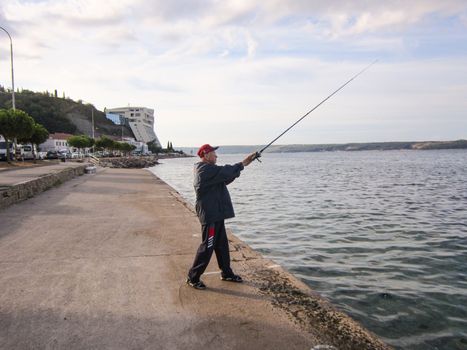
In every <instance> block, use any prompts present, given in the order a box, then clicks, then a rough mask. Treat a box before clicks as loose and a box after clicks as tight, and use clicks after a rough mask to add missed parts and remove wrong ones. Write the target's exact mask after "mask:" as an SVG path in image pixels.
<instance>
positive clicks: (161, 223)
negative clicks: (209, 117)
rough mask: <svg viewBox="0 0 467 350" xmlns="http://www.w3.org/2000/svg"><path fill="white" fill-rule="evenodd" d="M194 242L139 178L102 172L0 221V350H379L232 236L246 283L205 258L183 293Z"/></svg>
mask: <svg viewBox="0 0 467 350" xmlns="http://www.w3.org/2000/svg"><path fill="white" fill-rule="evenodd" d="M47 168H48V169H51V168H50V167H47ZM31 170H33V169H31ZM34 170H35V169H34ZM2 177H3V174H2ZM24 177H26V176H24ZM199 233H200V227H199V223H198V221H197V218H196V217H195V215H194V214H193V212H192V211H191V210H190V208H189V206H188V205H187V204H186V203H184V202H183V201H182V200H181V199H180V198H179V197H178V195H177V194H176V193H175V192H174V190H173V189H172V188H170V187H169V186H168V185H166V184H165V183H163V182H162V181H161V180H159V179H157V178H156V177H154V176H153V175H152V174H151V173H149V172H148V171H146V170H134V169H131V170H126V169H104V170H102V171H100V172H99V173H98V174H93V175H83V176H80V177H77V178H75V179H72V180H70V181H68V182H66V183H65V184H63V185H61V186H59V187H56V188H53V189H50V190H48V191H46V192H44V193H42V194H39V195H37V196H36V197H34V198H32V199H28V200H27V201H24V202H21V203H19V204H15V205H12V206H10V207H8V208H6V209H4V210H2V211H0V286H1V287H0V349H216V350H217V349H254V350H259V349H288V350H291V349H312V348H313V347H315V346H316V345H319V344H334V346H336V349H386V346H385V345H384V344H382V343H380V342H379V340H377V339H376V338H375V337H373V336H371V335H370V334H369V333H368V332H366V331H365V330H363V329H361V328H360V327H359V326H358V325H357V324H356V323H354V322H353V321H351V320H350V319H348V318H347V317H346V316H345V315H343V314H340V313H337V312H335V311H334V309H332V307H331V306H329V305H328V304H326V302H325V301H322V300H320V299H319V297H318V296H312V293H311V291H309V290H308V289H307V287H305V286H304V285H301V284H300V282H298V281H296V280H295V279H294V278H293V277H291V276H290V275H288V274H287V273H286V272H284V271H283V270H282V269H281V268H280V267H278V266H277V265H274V263H273V262H271V261H269V260H267V259H263V258H262V257H261V256H259V255H258V254H256V253H255V252H254V251H252V250H251V249H249V248H248V247H247V246H246V245H245V244H244V243H242V242H241V241H239V240H238V239H236V238H235V237H233V238H232V239H233V241H232V242H231V245H232V246H231V248H232V259H233V268H234V270H235V271H236V272H237V273H239V274H241V275H243V276H244V277H245V279H246V282H245V283H243V284H234V283H229V282H222V281H220V279H219V273H218V271H217V266H216V263H215V257H213V260H212V262H211V264H210V267H209V269H208V273H207V274H206V275H205V276H204V278H203V280H204V281H205V283H206V284H207V285H208V289H207V290H205V291H197V290H194V289H192V288H190V287H188V286H187V285H186V284H185V283H184V279H185V276H186V273H187V269H188V268H189V266H190V264H191V263H192V259H193V257H194V253H195V250H196V248H197V246H198V244H199V241H200V234H199ZM290 298H292V299H290ZM316 300H318V302H317V301H316ZM310 303H311V304H310ZM299 304H300V305H299ZM319 315H321V316H319ZM323 315H324V316H323ZM326 315H331V316H332V317H330V318H328V319H327V320H328V321H329V320H331V321H329V322H330V323H329V322H328V321H326V317H327V316H326ZM336 315H337V316H336ZM323 317H324V319H325V320H324V321H325V322H324V323H322V322H321V321H320V320H319V318H323ZM326 322H328V323H329V324H328V325H326ZM333 322H334V323H335V324H336V327H337V328H336V329H340V331H339V333H336V332H335V331H334V329H333V326H332V325H330V324H331V323H333ZM349 325H350V326H349ZM349 327H350V328H349ZM348 333H351V334H350V335H349V334H348ZM355 339H356V340H355ZM362 344H363V345H362ZM328 349H331V348H328Z"/></svg>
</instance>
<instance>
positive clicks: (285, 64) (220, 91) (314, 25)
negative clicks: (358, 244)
mask: <svg viewBox="0 0 467 350" xmlns="http://www.w3.org/2000/svg"><path fill="white" fill-rule="evenodd" d="M466 8H467V4H466V3H465V1H455V0H451V1H443V2H439V1H434V0H424V1H422V0H413V1H407V2H402V1H386V2H381V1H372V2H368V1H364V0H361V1H352V2H349V1H343V0H342V1H340V0H336V1H332V2H323V1H309V0H302V1H299V0H295V1H292V0H289V1H279V0H271V1H266V2H264V1H258V0H256V1H246V0H242V1H233V0H226V1H214V0H212V1H205V0H196V1H179V0H174V1H170V2H169V1H148V0H134V1H131V0H124V1H121V0H118V1H117V0H110V1H105V2H97V1H90V0H62V1H52V0H48V1H43V2H30V1H19V0H4V1H2V4H0V19H5V23H6V24H8V25H9V26H11V27H12V30H13V31H14V33H15V35H14V45H15V54H16V55H15V58H16V62H15V67H16V74H17V84H16V85H17V86H19V87H24V88H28V89H33V90H38V91H44V90H46V89H48V90H49V91H50V90H53V89H58V90H59V91H63V90H64V91H65V92H66V93H67V95H69V96H71V97H72V98H75V99H83V100H85V101H87V102H92V103H94V104H96V105H97V106H98V107H100V108H103V107H112V106H121V105H127V104H128V103H131V104H135V105H147V106H148V107H153V108H155V109H156V118H157V119H156V120H157V127H158V133H159V136H160V137H161V138H162V139H165V138H170V139H171V141H173V142H174V143H176V144H178V145H191V144H197V143H198V142H197V140H199V139H200V138H201V137H203V135H204V134H205V133H206V131H207V130H210V132H211V134H212V135H213V139H212V142H213V143H218V144H225V143H255V142H264V141H265V140H267V139H268V138H269V137H270V135H273V134H276V133H277V132H278V131H281V130H282V129H283V128H284V127H286V126H287V125H289V124H290V123H291V122H293V121H294V120H296V119H297V118H298V117H299V116H301V115H303V113H304V112H306V111H307V109H308V108H310V107H312V106H313V105H314V104H316V103H317V102H319V101H320V100H321V99H322V98H324V97H325V96H326V95H327V94H328V93H330V92H331V91H333V89H335V88H336V87H337V86H339V85H340V84H341V83H342V82H343V81H344V80H345V79H347V78H349V77H350V76H351V75H352V74H354V73H356V72H357V71H359V70H360V69H361V68H362V67H363V66H364V65H365V63H366V62H367V61H369V60H370V59H369V58H367V57H368V56H372V57H371V59H372V58H373V56H378V57H380V56H383V57H382V58H383V60H382V62H381V63H379V64H378V65H376V66H375V67H373V68H372V69H371V70H370V71H369V72H368V73H365V74H364V75H363V76H362V77H359V78H358V79H357V80H356V81H355V82H353V83H352V85H351V86H349V87H348V88H346V89H345V90H344V91H343V92H342V93H340V94H339V95H338V96H336V97H335V98H333V99H332V100H331V101H329V103H327V104H326V105H325V106H323V108H320V109H319V111H317V112H318V113H316V114H314V115H313V118H310V120H309V121H307V122H304V123H303V125H301V126H300V127H299V128H298V129H297V130H296V131H294V132H293V133H291V134H290V135H289V136H288V137H289V138H287V139H285V140H288V141H289V142H310V138H313V142H338V141H339V140H342V141H349V140H350V139H351V138H352V137H360V136H361V137H364V136H362V135H366V136H365V137H369V136H368V135H371V134H372V133H373V134H374V135H375V136H374V139H373V140H378V139H379V136H378V135H383V134H384V133H385V134H388V130H393V129H394V130H396V129H397V126H398V125H405V126H407V125H411V127H414V128H415V125H417V123H422V121H423V120H426V121H427V122H426V123H425V124H426V125H425V127H426V128H427V130H428V129H429V125H434V124H436V123H437V122H439V120H440V118H451V117H452V118H451V119H449V123H454V122H453V121H454V120H457V121H458V122H457V123H458V124H457V125H458V126H457V128H456V129H457V130H460V129H462V128H464V129H467V125H465V122H462V121H459V120H461V118H460V115H461V114H460V113H461V112H460V111H462V110H464V111H465V110H466V107H467V106H466V102H463V100H465V99H463V98H462V96H465V95H466V94H467V91H466V86H465V83H463V81H464V82H465V81H467V72H466V71H465V70H464V69H463V68H459V67H463V66H465V64H464V63H465V62H464V60H465V57H466V56H467V53H465V54H464V55H460V56H459V57H457V58H456V57H455V58H451V57H449V55H448V54H446V55H442V53H441V54H440V56H441V58H440V59H439V60H437V61H434V60H431V59H427V58H424V59H418V60H415V58H414V57H416V56H417V55H415V54H413V53H412V52H411V51H410V50H411V49H413V48H415V49H416V48H417V45H418V44H419V43H418V42H417V38H415V39H414V42H415V43H414V44H411V46H407V41H406V37H405V35H406V31H407V28H414V27H416V26H418V25H420V24H423V25H424V26H429V25H430V23H431V22H432V21H434V20H440V19H442V20H446V21H447V20H453V18H454V19H456V18H458V22H456V23H458V24H459V23H460V25H461V26H462V25H466V23H465V18H466V13H467V12H466ZM2 16H3V17H2ZM462 21H464V22H462ZM448 34H449V33H446V35H448ZM464 38H465V37H464ZM0 43H1V42H0ZM6 52H7V51H6V49H5V48H3V47H0V55H1V54H2V53H3V55H2V56H1V57H0V63H1V66H2V67H8V64H7V63H8V61H7V60H6V58H5V56H6V55H5V53H6ZM385 55H389V56H388V57H389V59H387V60H385V59H384V58H385ZM401 57H402V58H401ZM407 59H409V61H408V62H406V63H404V62H403V61H404V60H407ZM401 61H402V62H401ZM362 62H364V63H362ZM2 76H6V77H8V72H6V73H5V74H0V77H2ZM0 84H3V85H8V84H5V81H0ZM446 120H448V119H446ZM449 123H448V122H446V125H448V124H449ZM180 125H183V126H184V127H185V128H186V129H184V130H181V128H180ZM341 125H345V126H346V127H343V128H341V129H340V132H335V133H333V132H332V128H334V130H336V129H337V128H340V126H341ZM378 125H380V128H379V131H378ZM357 129H358V130H360V131H358V132H357ZM383 129H384V130H383ZM423 129H424V127H419V128H417V132H418V133H422V132H423ZM346 130H347V132H348V134H347V135H346ZM382 130H383V131H384V133H383V131H382ZM457 130H456V132H457ZM378 133H379V134H378ZM337 135H339V136H337ZM359 135H360V136H359ZM453 135H454V132H453ZM338 137H340V139H339V138H338ZM393 137H394V138H395V139H397V134H394V135H393ZM258 139H260V140H258ZM354 140H355V139H354ZM355 141H358V139H356V140H355ZM210 142H211V141H210Z"/></svg>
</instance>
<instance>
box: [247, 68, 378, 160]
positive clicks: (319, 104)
mask: <svg viewBox="0 0 467 350" xmlns="http://www.w3.org/2000/svg"><path fill="white" fill-rule="evenodd" d="M376 62H378V60H374V61H373V62H371V63H370V64H369V65H368V66H366V67H365V68H364V69H362V70H361V71H360V72H358V73H357V74H355V75H354V76H353V77H352V78H350V79H349V80H348V81H346V82H345V83H344V84H342V85H341V86H340V87H339V88H338V89H337V90H335V91H334V92H333V93H332V94H330V95H329V96H328V97H326V98H325V99H324V100H322V101H321V102H320V103H318V104H317V105H316V106H314V107H313V108H312V109H310V110H309V111H308V112H307V113H306V114H305V115H304V116H302V117H301V118H300V119H298V120H297V121H296V122H295V123H293V124H292V125H291V126H289V127H288V128H287V129H285V130H284V131H283V132H282V133H281V134H280V135H279V136H277V137H276V138H275V139H274V140H272V141H271V142H269V143H268V144H267V145H266V146H264V147H263V148H262V149H261V150H259V151H257V152H256V154H255V157H254V158H253V159H256V160H257V161H259V162H261V161H260V160H259V158H260V157H261V154H262V153H263V152H264V150H266V149H267V148H269V146H271V145H272V144H273V143H274V142H276V141H277V140H278V139H279V138H280V137H282V136H283V135H284V134H285V133H286V132H287V131H289V130H290V129H292V128H293V127H294V126H295V125H297V124H298V123H300V122H301V121H302V120H303V119H305V118H306V117H307V116H308V115H309V114H311V113H312V112H313V111H314V110H315V109H316V108H318V107H319V106H321V105H322V104H323V103H324V102H326V101H327V100H329V99H330V98H331V97H332V96H334V95H335V94H337V93H338V92H339V91H340V90H342V89H343V88H344V87H345V86H346V85H347V84H349V83H350V82H351V81H352V80H354V79H355V78H356V77H358V76H359V75H360V74H362V73H363V72H365V71H366V70H367V69H369V68H370V67H371V66H372V65H374V64H375V63H376Z"/></svg>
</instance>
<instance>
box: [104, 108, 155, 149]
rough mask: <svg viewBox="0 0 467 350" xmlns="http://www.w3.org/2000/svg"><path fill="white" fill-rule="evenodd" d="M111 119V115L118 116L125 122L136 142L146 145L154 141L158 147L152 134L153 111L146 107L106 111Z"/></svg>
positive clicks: (153, 133)
mask: <svg viewBox="0 0 467 350" xmlns="http://www.w3.org/2000/svg"><path fill="white" fill-rule="evenodd" d="M106 113H107V114H110V117H109V116H107V118H109V119H112V116H111V115H112V114H113V115H118V116H120V118H121V119H124V120H125V125H128V126H129V127H130V129H131V131H132V132H133V135H134V136H135V139H136V141H141V142H144V143H148V142H151V141H154V142H155V143H156V144H157V145H158V146H159V147H162V146H161V143H160V142H159V139H158V138H157V136H156V133H155V132H154V109H151V108H146V107H122V108H111V109H107V110H106Z"/></svg>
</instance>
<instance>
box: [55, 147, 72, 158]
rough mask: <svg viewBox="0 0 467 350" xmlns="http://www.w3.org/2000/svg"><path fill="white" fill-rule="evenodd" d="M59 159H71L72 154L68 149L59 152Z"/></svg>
mask: <svg viewBox="0 0 467 350" xmlns="http://www.w3.org/2000/svg"><path fill="white" fill-rule="evenodd" d="M58 157H59V158H65V159H66V158H68V159H71V152H70V151H69V150H67V149H61V150H60V151H58Z"/></svg>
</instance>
